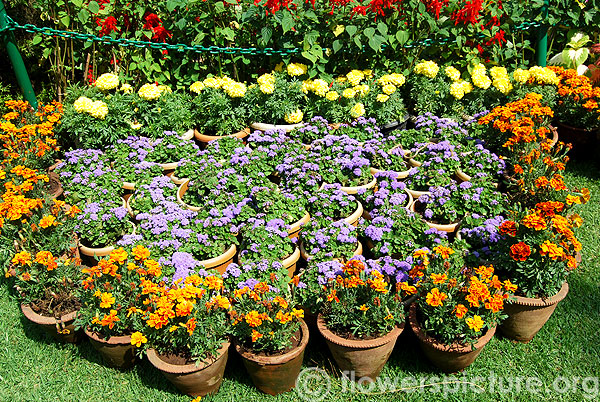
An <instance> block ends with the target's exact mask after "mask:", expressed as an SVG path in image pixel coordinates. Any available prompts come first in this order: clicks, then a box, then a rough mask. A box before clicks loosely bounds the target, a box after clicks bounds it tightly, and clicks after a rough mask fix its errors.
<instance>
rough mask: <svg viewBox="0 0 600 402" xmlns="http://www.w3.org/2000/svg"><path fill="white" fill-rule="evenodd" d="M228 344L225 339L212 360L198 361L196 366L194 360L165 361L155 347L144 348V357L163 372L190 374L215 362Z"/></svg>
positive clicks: (225, 350)
mask: <svg viewBox="0 0 600 402" xmlns="http://www.w3.org/2000/svg"><path fill="white" fill-rule="evenodd" d="M230 345H231V344H230V343H229V341H228V340H225V342H224V343H223V345H222V346H221V347H220V348H219V350H217V357H216V358H215V359H214V360H212V361H210V362H200V364H199V365H197V366H196V363H195V362H194V363H190V364H172V363H167V362H166V361H164V360H162V359H161V358H160V356H161V354H159V353H158V352H157V351H156V349H152V348H150V349H148V350H146V357H148V360H149V361H150V363H152V365H153V366H154V367H156V368H157V369H159V370H160V371H164V372H165V373H170V374H190V373H195V372H198V371H201V370H203V369H205V368H207V367H209V366H211V365H213V364H215V363H216V362H218V361H219V360H220V359H221V358H222V357H223V356H225V355H226V354H227V351H228V350H229V346H230Z"/></svg>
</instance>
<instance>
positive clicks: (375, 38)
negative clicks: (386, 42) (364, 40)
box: [369, 35, 383, 52]
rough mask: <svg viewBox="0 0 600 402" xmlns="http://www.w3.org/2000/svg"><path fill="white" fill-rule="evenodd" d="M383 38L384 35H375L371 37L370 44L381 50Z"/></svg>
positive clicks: (374, 48) (372, 47) (373, 47)
mask: <svg viewBox="0 0 600 402" xmlns="http://www.w3.org/2000/svg"><path fill="white" fill-rule="evenodd" d="M381 39H382V36H379V35H374V36H373V37H372V38H371V39H369V46H370V47H371V49H373V50H375V51H376V52H379V51H380V50H381V44H382V43H383V42H382V40H381Z"/></svg>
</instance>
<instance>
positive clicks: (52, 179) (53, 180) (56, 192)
mask: <svg viewBox="0 0 600 402" xmlns="http://www.w3.org/2000/svg"><path fill="white" fill-rule="evenodd" d="M58 163H60V162H58ZM58 163H55V164H54V165H53V166H56V165H58ZM46 175H47V176H48V187H47V188H48V190H52V191H48V194H50V197H51V198H55V199H56V198H58V197H60V196H61V195H62V193H63V187H62V184H61V182H60V176H59V175H58V174H56V172H54V171H51V170H50V169H48V173H47V174H46ZM50 185H52V187H54V188H52V187H51V186H50Z"/></svg>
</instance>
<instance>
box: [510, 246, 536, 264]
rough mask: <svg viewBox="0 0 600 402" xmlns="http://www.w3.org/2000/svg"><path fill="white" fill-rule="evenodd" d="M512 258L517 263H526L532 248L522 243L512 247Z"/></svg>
mask: <svg viewBox="0 0 600 402" xmlns="http://www.w3.org/2000/svg"><path fill="white" fill-rule="evenodd" d="M509 254H510V256H511V257H512V258H513V260H515V261H525V260H527V257H529V256H530V255H531V248H530V247H529V246H528V245H527V244H525V243H523V242H522V241H520V242H518V243H517V244H513V245H512V246H510V253H509Z"/></svg>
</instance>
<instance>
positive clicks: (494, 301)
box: [485, 295, 504, 313]
mask: <svg viewBox="0 0 600 402" xmlns="http://www.w3.org/2000/svg"><path fill="white" fill-rule="evenodd" d="M485 308H486V309H488V310H490V311H491V312H492V313H497V312H499V311H500V310H502V309H503V308H504V298H503V297H502V296H501V295H494V296H492V297H491V298H490V299H489V300H488V301H487V302H486V303H485Z"/></svg>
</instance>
